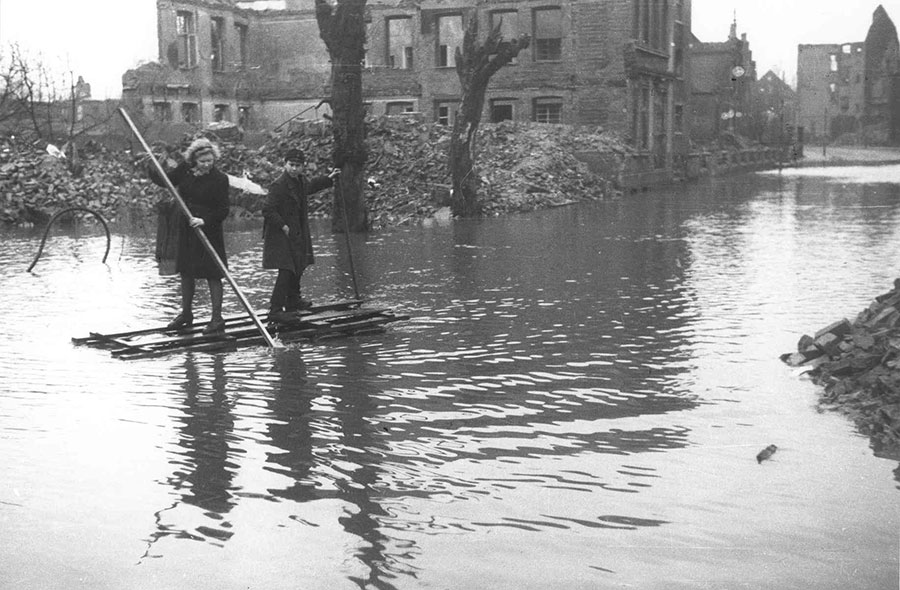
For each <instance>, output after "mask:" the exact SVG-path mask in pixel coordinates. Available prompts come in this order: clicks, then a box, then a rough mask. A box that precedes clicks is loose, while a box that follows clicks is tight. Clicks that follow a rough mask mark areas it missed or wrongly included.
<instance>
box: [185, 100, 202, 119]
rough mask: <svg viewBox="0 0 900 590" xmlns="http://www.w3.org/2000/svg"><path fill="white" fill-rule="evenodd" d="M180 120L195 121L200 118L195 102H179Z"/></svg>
mask: <svg viewBox="0 0 900 590" xmlns="http://www.w3.org/2000/svg"><path fill="white" fill-rule="evenodd" d="M181 120H182V121H184V122H185V123H197V122H198V121H199V120H200V109H199V108H198V107H197V103H196V102H183V103H181Z"/></svg>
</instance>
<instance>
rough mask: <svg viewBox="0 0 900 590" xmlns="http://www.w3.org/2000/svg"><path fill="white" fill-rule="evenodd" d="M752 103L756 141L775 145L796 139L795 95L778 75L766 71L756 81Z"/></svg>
mask: <svg viewBox="0 0 900 590" xmlns="http://www.w3.org/2000/svg"><path fill="white" fill-rule="evenodd" d="M754 101H755V103H756V104H755V109H756V112H757V113H758V117H759V125H758V132H759V137H758V138H757V139H759V141H761V142H762V143H765V144H769V145H778V144H784V143H791V142H792V141H794V140H796V139H797V137H796V119H797V93H796V92H795V91H794V89H793V88H791V87H790V86H789V85H788V83H787V82H785V81H784V80H783V79H781V77H780V76H779V75H778V74H776V73H775V72H773V71H772V70H769V71H768V72H766V73H765V74H764V75H763V76H762V77H761V78H760V79H759V80H757V82H756V91H755V92H754Z"/></svg>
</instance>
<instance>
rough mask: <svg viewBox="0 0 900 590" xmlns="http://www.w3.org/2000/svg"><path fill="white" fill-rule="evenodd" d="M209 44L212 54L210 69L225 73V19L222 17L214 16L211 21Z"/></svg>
mask: <svg viewBox="0 0 900 590" xmlns="http://www.w3.org/2000/svg"><path fill="white" fill-rule="evenodd" d="M209 42H210V46H211V49H212V54H211V55H210V58H209V63H210V67H211V68H212V71H214V72H224V71H225V19H224V18H223V17H221V16H212V17H210V19H209Z"/></svg>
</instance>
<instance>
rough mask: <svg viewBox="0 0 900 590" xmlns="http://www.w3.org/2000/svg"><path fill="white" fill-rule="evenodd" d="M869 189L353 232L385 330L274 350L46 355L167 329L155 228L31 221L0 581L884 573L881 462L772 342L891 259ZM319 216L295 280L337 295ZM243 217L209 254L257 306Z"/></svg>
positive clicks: (655, 580) (2, 458)
mask: <svg viewBox="0 0 900 590" xmlns="http://www.w3.org/2000/svg"><path fill="white" fill-rule="evenodd" d="M897 178H900V167H883V168H878V169H873V168H869V169H852V170H849V171H848V170H847V169H844V170H837V169H820V170H816V171H812V172H810V171H807V170H803V171H796V172H790V171H785V172H784V173H783V174H781V175H778V174H759V175H750V176H741V177H732V178H727V179H719V180H715V181H711V182H706V183H700V184H691V185H686V186H684V187H681V188H677V189H672V190H668V191H660V192H656V193H646V194H638V195H632V196H628V197H626V198H625V199H623V200H622V201H620V202H611V203H599V204H587V205H579V206H575V207H567V208H560V209H555V210H551V211H545V212H539V213H534V214H530V215H523V216H513V217H508V218H505V219H487V220H481V221H462V222H455V223H453V224H450V225H434V226H431V227H421V228H414V229H399V230H392V231H387V232H382V233H375V234H372V235H369V236H357V237H355V238H354V241H353V248H352V253H353V262H354V265H353V266H354V268H355V270H356V273H357V276H358V285H359V290H360V292H361V295H362V297H363V298H364V299H365V300H366V301H367V302H368V303H367V304H368V305H372V306H387V307H391V308H393V309H395V310H398V311H403V312H405V313H407V314H409V315H410V317H411V319H410V320H409V321H407V322H403V323H399V324H393V325H391V326H390V327H389V329H388V330H387V331H386V332H385V333H384V334H377V335H369V336H364V337H356V338H347V339H339V340H328V341H323V342H320V343H307V344H302V345H291V346H290V347H288V348H287V349H286V350H284V351H280V352H277V353H272V352H270V351H269V350H267V349H264V348H254V349H249V350H242V351H239V352H233V353H225V354H219V355H208V354H203V353H193V354H187V353H180V354H173V355H171V356H167V357H163V358H158V359H152V360H140V361H120V360H116V359H113V358H111V357H110V356H109V355H108V353H106V352H104V351H100V350H94V349H89V348H76V347H73V346H72V344H71V343H70V338H71V337H73V336H84V335H87V334H88V333H89V332H91V331H99V332H110V331H119V330H124V329H137V328H140V327H147V326H150V325H157V324H160V323H162V322H164V321H166V320H168V319H170V318H171V317H172V316H173V315H174V313H176V311H177V285H176V282H175V281H173V280H172V279H171V278H162V277H159V276H158V275H157V273H156V267H155V264H154V261H153V259H152V253H153V229H152V228H146V227H142V226H139V227H136V228H131V229H130V230H129V231H120V232H117V233H115V234H114V236H113V240H112V249H111V252H110V256H109V259H108V261H107V263H106V264H102V263H101V262H100V260H101V258H102V256H103V251H104V248H105V245H106V240H105V236H103V235H101V234H100V233H99V232H98V231H97V230H92V229H84V228H82V229H80V230H79V231H64V230H55V231H54V232H53V234H52V237H51V238H50V240H49V242H48V245H47V248H46V250H45V253H44V255H43V257H42V258H41V260H40V261H39V263H38V264H37V265H36V267H35V269H34V271H33V272H32V273H27V272H25V269H26V268H27V267H28V265H29V264H30V263H31V260H32V258H33V257H34V254H35V252H36V250H37V246H38V244H39V241H40V231H35V232H28V233H23V232H19V233H6V234H4V235H3V236H2V239H0V278H2V280H0V304H2V305H3V308H4V309H5V310H6V313H5V317H4V321H3V323H2V324H0V371H2V378H0V468H2V474H3V477H2V483H0V530H2V534H0V587H3V588H41V589H45V588H51V589H55V588H60V589H63V588H65V589H71V588H90V589H105V588H109V589H123V588H129V589H131V588H154V589H156V588H173V589H174V588H179V589H180V588H217V589H218V588H266V589H278V588H292V589H293V588H297V589H300V588H304V589H305V588H327V589H337V588H378V589H391V588H397V589H400V588H454V589H456V588H491V589H496V588H535V589H545V588H567V589H568V588H641V589H655V588H660V589H662V588H665V589H673V588H717V589H719V588H779V589H784V588H787V589H790V588H797V589H801V588H802V589H807V588H817V589H822V588H826V589H828V588H833V589H847V588H860V589H874V588H891V587H895V586H896V583H897V579H898V563H897V559H898V554H897V547H898V530H900V518H898V512H897V506H898V481H897V478H898V473H900V470H898V466H897V463H896V461H891V460H888V459H884V458H879V456H878V453H877V449H874V450H873V449H872V448H870V445H869V441H868V440H867V439H866V438H864V437H863V436H861V435H859V434H858V433H857V432H856V430H855V429H854V427H853V425H852V424H851V423H849V422H848V421H847V419H845V418H843V417H842V416H840V415H837V414H835V413H831V412H823V411H820V410H819V409H817V396H818V390H817V388H816V387H815V386H813V385H812V384H810V383H809V382H808V381H806V380H804V378H803V377H802V376H801V375H799V374H797V373H796V372H793V371H792V370H791V369H789V368H788V367H786V366H784V365H782V364H781V363H780V362H779V360H778V356H779V354H781V353H782V352H788V351H791V350H793V349H794V347H795V344H796V341H797V339H798V338H799V336H800V335H802V334H803V333H809V332H813V331H815V330H817V329H819V328H821V327H823V326H825V325H827V324H830V323H832V322H833V321H835V320H837V319H840V318H842V317H849V318H851V319H852V318H853V317H854V316H855V314H856V313H857V312H858V311H860V310H861V309H862V308H863V307H864V306H866V305H868V303H869V302H870V301H871V299H872V298H873V297H874V296H876V295H878V294H880V293H882V292H884V291H887V290H888V289H890V287H891V284H892V281H893V279H894V278H895V277H896V276H900V271H898V266H900V247H898V244H900V235H898V233H900V189H898V186H897V185H896V184H891V183H888V182H887V181H890V180H894V179H897ZM324 230H325V226H324V225H323V226H322V228H321V231H319V232H318V235H317V237H316V247H317V254H318V259H317V265H316V266H315V267H313V269H312V270H311V271H310V272H309V273H308V276H306V277H304V286H305V289H306V294H307V296H310V297H312V298H313V299H314V300H316V301H319V302H324V301H328V300H337V299H343V298H349V297H351V296H352V294H353V289H352V286H351V285H352V283H351V280H350V275H349V270H348V269H349V268H350V265H349V261H348V256H347V248H346V245H345V243H344V242H343V238H342V237H341V236H338V237H333V236H331V235H330V234H329V233H327V232H326V231H324ZM259 233H260V232H259V229H258V228H250V229H238V228H232V230H231V231H230V232H229V233H228V236H227V242H228V250H229V256H230V261H231V267H232V272H233V273H234V275H235V277H236V279H237V281H238V283H239V284H241V286H242V287H243V288H244V290H245V293H246V294H247V296H248V298H249V299H250V300H251V301H252V302H253V304H254V305H255V306H256V307H257V308H258V309H264V307H265V303H266V299H267V295H268V292H269V289H270V287H271V285H272V281H273V280H274V276H273V274H271V273H269V272H267V271H262V270H260V269H259V266H260V254H261V252H260V250H261V245H260V240H259ZM198 292H199V295H200V298H199V301H198V315H199V316H200V317H201V318H205V314H206V313H208V311H207V310H208V302H207V300H206V298H205V287H203V286H202V285H201V288H199V289H198ZM226 306H227V307H228V308H229V309H227V310H226V311H227V312H228V313H235V314H236V313H238V312H239V311H240V309H239V305H238V303H237V299H236V298H235V297H234V296H233V295H232V294H228V295H227V296H226ZM768 444H776V445H778V447H779V450H778V451H777V453H776V454H775V455H774V456H773V458H772V459H771V460H770V461H767V462H764V463H762V464H757V462H756V459H755V456H756V454H757V452H758V451H759V450H761V449H762V448H763V447H765V446H766V445H768Z"/></svg>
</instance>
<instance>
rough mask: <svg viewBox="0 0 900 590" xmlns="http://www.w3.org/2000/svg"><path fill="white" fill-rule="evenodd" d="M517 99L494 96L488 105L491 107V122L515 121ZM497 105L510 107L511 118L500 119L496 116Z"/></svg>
mask: <svg viewBox="0 0 900 590" xmlns="http://www.w3.org/2000/svg"><path fill="white" fill-rule="evenodd" d="M516 102H517V101H516V99H514V98H492V99H490V101H489V103H488V106H489V109H490V118H491V123H499V122H501V121H515V120H516ZM497 107H509V118H508V119H507V118H504V119H498V118H497V117H495V116H494V112H495V111H494V109H496V108H497Z"/></svg>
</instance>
